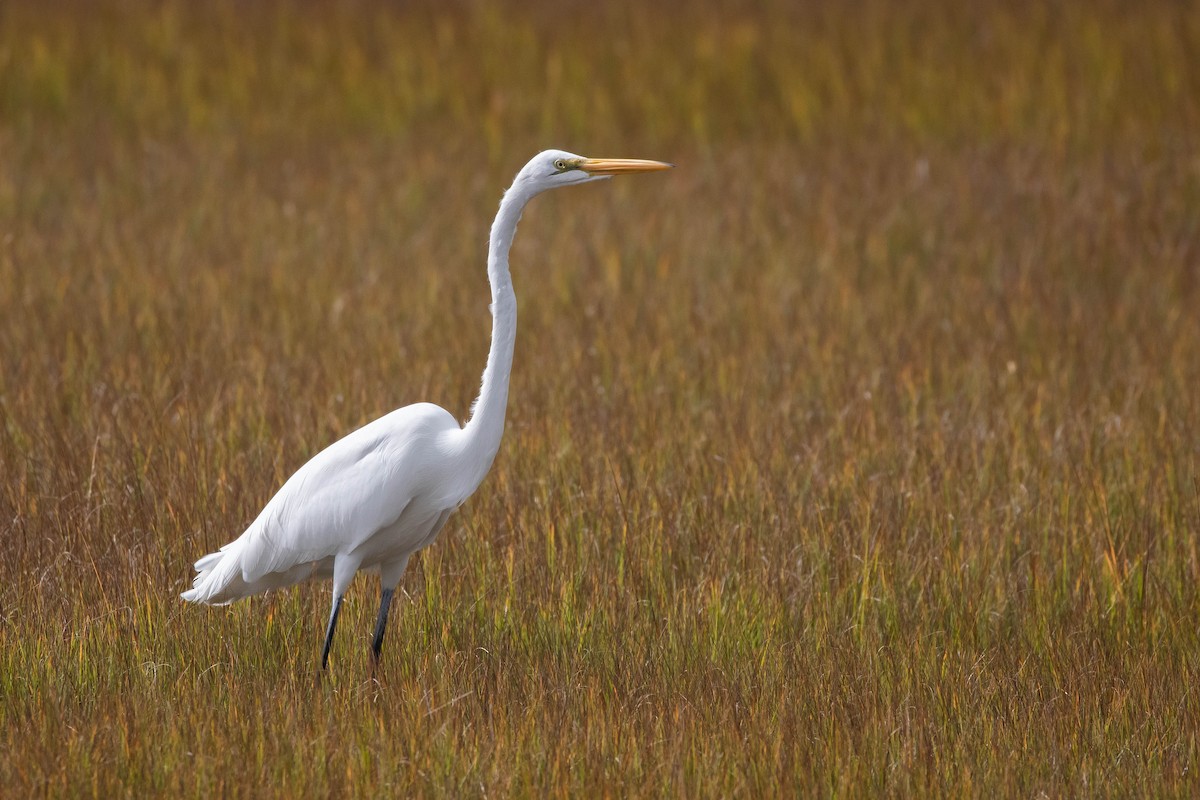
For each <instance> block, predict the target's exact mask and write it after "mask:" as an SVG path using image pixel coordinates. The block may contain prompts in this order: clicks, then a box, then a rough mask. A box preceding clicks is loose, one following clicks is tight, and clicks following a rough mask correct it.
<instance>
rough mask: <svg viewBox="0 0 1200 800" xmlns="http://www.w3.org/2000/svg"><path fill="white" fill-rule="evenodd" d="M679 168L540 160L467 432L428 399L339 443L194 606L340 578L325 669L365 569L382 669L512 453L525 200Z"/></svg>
mask: <svg viewBox="0 0 1200 800" xmlns="http://www.w3.org/2000/svg"><path fill="white" fill-rule="evenodd" d="M671 166H672V165H671V164H665V163H663V162H661V161H644V160H641V159H620V158H584V157H582V156H577V155H574V154H572V153H566V152H563V151H561V150H546V151H544V152H541V153H538V154H537V155H536V156H534V157H533V159H532V160H530V162H529V163H528V164H526V165H525V166H524V167H523V168H522V169H521V171H520V172H518V173H517V177H516V179H515V180H514V181H513V184H512V186H511V187H509V189H508V191H506V192H505V193H504V197H503V199H502V200H501V201H500V210H499V211H498V212H497V213H496V219H495V221H494V222H493V223H492V233H491V238H490V240H489V243H488V282H489V283H490V284H491V288H492V305H491V310H492V343H491V350H490V352H489V353H488V360H487V367H486V368H485V369H484V371H483V383H482V386H481V388H480V390H479V398H478V399H477V400H476V401H475V403H474V405H473V406H472V410H471V416H470V419H469V420H468V421H467V423H466V425H464V426H462V427H459V425H458V423H457V422H456V421H455V419H454V417H453V416H451V415H450V413H449V412H448V411H446V410H445V409H443V408H440V407H438V406H436V405H433V404H432V403H416V404H415V405H411V406H405V407H404V408H401V409H398V410H396V411H393V412H391V413H390V414H387V415H386V416H384V417H381V418H379V419H377V420H375V421H374V422H371V423H369V424H367V425H365V426H363V427H362V428H359V429H358V430H356V431H354V432H353V433H351V434H349V435H348V436H346V437H345V438H343V439H341V440H340V441H337V442H335V443H333V444H332V445H330V446H329V447H327V448H326V449H324V450H322V451H321V452H320V453H318V454H317V455H316V456H314V457H313V458H312V460H311V461H309V462H308V463H307V464H305V465H304V466H302V467H301V468H300V469H299V470H297V471H296V473H295V474H294V475H292V477H291V478H289V479H288V480H287V482H286V483H284V485H283V488H281V489H280V490H279V492H278V493H277V494H276V495H275V496H274V497H272V498H271V500H270V502H268V503H267V505H266V507H265V508H264V509H263V510H262V512H261V513H260V514H259V515H258V518H257V519H255V520H254V522H253V523H251V525H250V527H249V528H247V529H246V531H245V532H244V533H243V534H242V535H241V536H239V537H238V538H237V539H235V540H234V541H232V542H230V543H229V544H227V545H225V546H224V547H222V548H221V549H220V551H218V552H216V553H210V554H209V555H206V556H204V558H201V559H200V560H199V561H197V562H196V572H197V573H198V574H197V575H196V578H195V581H194V582H193V584H192V589H191V590H190V591H187V592H184V593H183V594H182V595H181V596H182V597H183V599H184V600H189V601H191V602H195V603H209V604H213V605H224V604H226V603H231V602H233V601H234V600H239V599H241V598H243V597H248V596H250V595H253V594H258V593H259V592H263V591H266V590H268V589H278V588H281V587H285V586H292V585H293V584H296V583H299V582H301V581H304V580H308V579H310V578H329V577H332V578H333V609H332V610H331V611H330V613H329V625H328V627H327V628H326V630H325V644H324V646H323V647H322V649H321V669H322V670H324V669H325V667H326V665H327V663H328V661H329V645H330V643H331V642H332V641H333V630H334V627H335V626H336V625H337V619H338V611H339V610H340V609H341V606H342V595H344V594H345V592H346V589H347V587H349V585H350V581H351V580H352V579H353V578H354V575H355V573H357V572H358V571H359V570H360V569H369V570H372V571H378V573H379V577H380V587H381V597H380V601H379V617H378V619H377V621H376V623H375V638H374V640H373V642H372V644H371V654H372V663H373V664H374V663H377V662H378V660H379V652H380V649H381V648H382V646H383V632H384V628H385V627H386V625H387V617H388V608H389V607H390V606H391V602H392V595H393V593H394V592H395V590H396V586H397V585H398V584H399V583H400V578H401V576H402V575H403V574H404V568H405V567H406V566H407V565H408V559H409V557H410V556H411V555H412V554H413V553H415V552H416V551H418V550H420V549H421V548H423V547H426V546H428V545H429V544H430V543H432V542H433V540H434V539H435V538H436V537H437V535H438V532H439V531H441V529H442V526H443V525H445V524H446V519H447V518H448V517H449V516H450V513H451V512H452V511H454V510H455V509H456V508H458V507H459V506H460V505H462V503H463V502H464V501H465V500H466V499H467V498H468V497H470V496H471V494H472V493H473V492H474V491H475V489H476V488H477V487H478V486H479V484H480V483H481V482H482V481H483V478H484V476H485V475H486V474H487V471H488V469H490V468H491V466H492V461H493V459H494V458H495V457H496V451H497V450H498V449H499V448H500V437H501V435H502V434H503V433H504V413H505V407H506V406H507V404H508V376H509V372H510V371H511V369H512V358H513V343H514V341H515V339H516V332H517V298H516V295H515V294H513V287H512V280H511V278H510V276H509V272H508V251H509V248H510V247H511V245H512V240H513V236H514V234H515V233H516V231H517V223H518V222H519V221H520V219H521V212H522V211H523V210H524V208H525V204H526V203H528V202H529V201H530V200H531V199H532V198H533V197H534V196H535V195H537V194H540V193H541V192H544V191H546V190H547V189H554V188H557V187H559V186H573V185H575V184H577V183H587V182H588V181H594V180H599V179H601V178H607V177H609V176H612V175H620V174H623V173H632V172H653V171H656V170H663V169H669V168H670V167H671Z"/></svg>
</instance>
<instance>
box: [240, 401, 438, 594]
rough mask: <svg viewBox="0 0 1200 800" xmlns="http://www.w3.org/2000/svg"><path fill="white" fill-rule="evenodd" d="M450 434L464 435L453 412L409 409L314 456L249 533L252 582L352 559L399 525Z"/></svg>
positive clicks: (246, 554)
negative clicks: (439, 440) (337, 558)
mask: <svg viewBox="0 0 1200 800" xmlns="http://www.w3.org/2000/svg"><path fill="white" fill-rule="evenodd" d="M431 409H432V410H431ZM447 428H453V429H455V430H457V429H458V425H457V424H456V423H455V422H454V419H453V417H451V416H450V414H449V413H448V412H446V411H444V410H442V409H440V408H438V407H437V406H432V405H428V404H420V406H407V407H405V408H402V409H400V410H398V411H394V412H392V413H391V414H389V415H387V416H385V417H382V418H380V419H378V420H376V421H375V422H372V423H371V424H369V425H367V426H365V427H363V428H360V429H358V430H357V431H355V432H354V433H351V434H350V435H348V436H346V437H345V438H343V439H341V440H339V441H337V442H335V443H334V444H332V445H330V446H329V447H327V448H326V449H325V450H322V451H321V452H320V453H318V454H317V455H316V456H314V457H313V458H312V460H310V461H309V462H308V463H307V464H305V465H304V466H303V467H301V468H300V469H299V470H297V471H296V473H295V474H294V475H293V476H292V477H291V478H289V479H288V481H287V483H285V484H284V485H283V487H282V488H281V489H280V490H279V492H278V493H277V494H276V495H275V496H274V497H273V498H271V501H270V502H269V503H267V505H266V507H265V508H264V509H263V510H262V513H261V514H259V516H258V519H256V520H255V521H254V523H253V524H252V525H251V526H250V528H249V529H247V531H246V533H245V534H243V538H244V539H245V540H246V541H245V547H244V549H243V551H242V558H241V562H242V573H243V575H244V577H245V580H246V581H247V582H252V581H255V580H258V579H259V578H261V577H262V576H263V575H267V574H269V573H272V572H280V571H283V570H286V569H290V568H291V567H294V566H296V565H298V564H305V563H310V562H314V561H321V560H322V559H325V558H328V557H330V556H334V555H337V554H338V553H348V552H351V551H353V550H354V549H355V548H357V547H358V546H359V545H361V544H362V543H363V542H365V541H366V540H367V539H368V538H370V537H371V536H372V535H373V534H374V533H375V532H377V531H379V530H381V529H383V528H385V527H387V526H389V525H392V524H393V523H395V522H396V520H397V519H399V518H400V514H401V513H402V512H403V511H404V509H405V507H406V506H407V505H408V503H409V501H410V500H412V498H413V497H414V495H415V493H417V492H419V491H421V490H422V489H423V482H424V481H426V480H427V479H428V477H429V472H430V470H429V469H428V463H429V460H430V457H431V455H436V454H435V453H433V452H432V450H433V449H434V448H435V447H436V437H437V436H438V434H440V433H441V432H442V431H444V430H446V429H447Z"/></svg>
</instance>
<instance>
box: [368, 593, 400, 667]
mask: <svg viewBox="0 0 1200 800" xmlns="http://www.w3.org/2000/svg"><path fill="white" fill-rule="evenodd" d="M395 593H396V590H395V589H384V590H383V591H382V592H381V593H380V596H379V617H378V618H377V619H376V620H375V640H374V641H373V642H371V662H372V663H373V664H377V663H379V651H380V650H382V649H383V630H384V628H386V627H387V618H388V609H389V608H391V605H392V595H393V594H395Z"/></svg>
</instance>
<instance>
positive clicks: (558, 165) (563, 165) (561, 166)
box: [554, 158, 567, 172]
mask: <svg viewBox="0 0 1200 800" xmlns="http://www.w3.org/2000/svg"><path fill="white" fill-rule="evenodd" d="M554 168H555V169H556V170H558V171H559V172H565V171H566V169H567V162H565V161H563V160H562V159H561V158H560V159H558V160H557V161H555V162H554Z"/></svg>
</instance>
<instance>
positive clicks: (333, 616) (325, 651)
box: [321, 594, 342, 672]
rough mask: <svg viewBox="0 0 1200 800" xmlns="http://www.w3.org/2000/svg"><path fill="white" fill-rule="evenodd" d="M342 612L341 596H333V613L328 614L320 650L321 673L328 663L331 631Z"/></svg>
mask: <svg viewBox="0 0 1200 800" xmlns="http://www.w3.org/2000/svg"><path fill="white" fill-rule="evenodd" d="M341 610H342V596H341V595H340V594H339V595H334V598H333V611H331V612H330V613H329V627H328V628H326V630H325V647H324V648H322V649H321V671H322V672H324V671H325V665H326V664H328V663H329V645H331V644H333V629H334V628H336V627H337V618H338V612H339V611H341Z"/></svg>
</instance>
